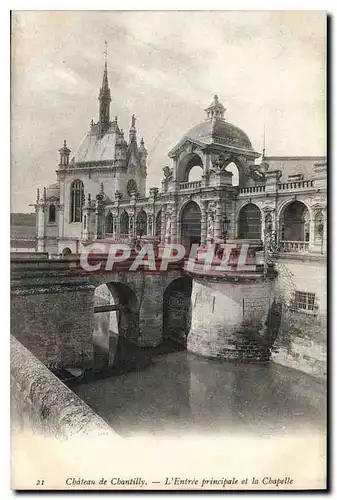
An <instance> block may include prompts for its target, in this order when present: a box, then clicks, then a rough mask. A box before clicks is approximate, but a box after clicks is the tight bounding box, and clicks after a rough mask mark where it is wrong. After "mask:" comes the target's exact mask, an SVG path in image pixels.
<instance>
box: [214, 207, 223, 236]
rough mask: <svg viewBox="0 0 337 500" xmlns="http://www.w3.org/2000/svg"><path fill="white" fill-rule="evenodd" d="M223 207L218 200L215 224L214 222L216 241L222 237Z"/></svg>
mask: <svg viewBox="0 0 337 500" xmlns="http://www.w3.org/2000/svg"><path fill="white" fill-rule="evenodd" d="M221 225H222V208H221V201H220V200H218V201H217V202H216V209H215V224H214V241H217V240H220V239H221V237H222V227H221Z"/></svg>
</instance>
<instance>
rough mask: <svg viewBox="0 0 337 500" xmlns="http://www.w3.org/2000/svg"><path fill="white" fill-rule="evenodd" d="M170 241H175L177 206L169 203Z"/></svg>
mask: <svg viewBox="0 0 337 500" xmlns="http://www.w3.org/2000/svg"><path fill="white" fill-rule="evenodd" d="M171 243H177V207H176V204H175V203H173V204H172V205H171Z"/></svg>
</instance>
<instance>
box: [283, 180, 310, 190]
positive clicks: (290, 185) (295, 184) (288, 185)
mask: <svg viewBox="0 0 337 500" xmlns="http://www.w3.org/2000/svg"><path fill="white" fill-rule="evenodd" d="M277 187H278V189H279V191H288V190H289V189H308V188H312V187H314V181H291V182H281V183H279V184H278V185H277Z"/></svg>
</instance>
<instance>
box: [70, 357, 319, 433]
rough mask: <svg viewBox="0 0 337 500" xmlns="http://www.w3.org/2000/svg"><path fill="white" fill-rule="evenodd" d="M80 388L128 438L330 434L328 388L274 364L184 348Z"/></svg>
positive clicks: (95, 406)
mask: <svg viewBox="0 0 337 500" xmlns="http://www.w3.org/2000/svg"><path fill="white" fill-rule="evenodd" d="M74 390H75V392H76V393H77V394H78V395H79V396H80V397H81V398H82V399H83V400H84V401H85V402H86V403H87V404H88V405H89V406H90V407H91V408H92V409H93V410H94V411H95V412H96V413H97V414H98V415H100V416H101V417H102V418H103V419H104V420H105V421H106V422H107V423H108V424H109V425H110V426H111V427H112V428H113V429H114V430H115V431H116V432H117V433H119V434H120V435H122V436H125V437H136V436H144V435H146V434H149V435H156V436H159V435H161V434H163V435H171V436H172V437H173V436H182V435H184V436H185V435H187V434H200V433H202V434H206V433H224V434H227V433H233V432H238V433H240V434H242V433H254V434H255V433H257V434H259V435H264V436H271V435H273V436H275V434H283V435H284V434H288V433H289V432H291V433H292V432H294V431H297V430H298V431H299V432H309V433H310V432H325V424H326V421H325V419H326V395H325V393H326V390H325V383H324V382H323V381H321V380H318V379H315V378H313V377H311V376H309V375H305V374H303V373H301V372H299V371H296V370H291V369H288V368H285V367H282V366H280V365H277V364H275V363H272V362H271V363H269V364H268V363H266V364H259V363H234V362H224V361H223V362H221V361H215V360H209V359H204V358H199V357H196V356H194V355H192V354H189V353H187V352H185V351H180V352H174V353H171V354H167V355H162V356H156V357H155V358H154V359H153V361H152V363H151V364H150V365H149V366H147V367H145V368H144V369H142V370H141V371H137V372H131V373H128V374H125V375H121V376H117V377H109V378H105V379H101V380H96V381H92V382H89V383H86V384H82V385H78V386H77V387H75V388H74Z"/></svg>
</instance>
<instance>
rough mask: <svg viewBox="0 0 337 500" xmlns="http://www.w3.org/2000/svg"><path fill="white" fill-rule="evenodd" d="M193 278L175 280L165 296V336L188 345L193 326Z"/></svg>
mask: <svg viewBox="0 0 337 500" xmlns="http://www.w3.org/2000/svg"><path fill="white" fill-rule="evenodd" d="M191 294H192V278H190V277H189V276H183V277H180V278H177V279H175V280H173V281H172V282H171V283H170V284H169V285H168V287H167V288H166V289H165V292H164V296H163V337H164V338H169V339H171V340H174V341H176V342H178V343H181V344H183V345H184V346H186V339H187V335H188V332H189V330H190V326H191Z"/></svg>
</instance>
